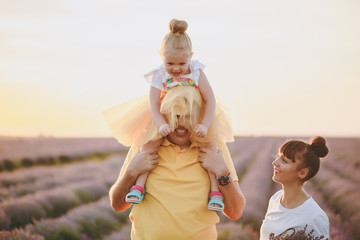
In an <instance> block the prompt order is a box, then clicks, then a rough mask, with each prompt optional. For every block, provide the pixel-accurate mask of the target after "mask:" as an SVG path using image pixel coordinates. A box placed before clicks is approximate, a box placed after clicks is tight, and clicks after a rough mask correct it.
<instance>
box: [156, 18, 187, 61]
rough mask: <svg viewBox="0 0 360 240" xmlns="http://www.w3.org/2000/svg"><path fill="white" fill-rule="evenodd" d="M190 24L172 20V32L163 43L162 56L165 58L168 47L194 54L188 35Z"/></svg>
mask: <svg viewBox="0 0 360 240" xmlns="http://www.w3.org/2000/svg"><path fill="white" fill-rule="evenodd" d="M187 27H188V24H187V22H185V21H182V20H177V19H172V20H171V21H170V22H169V30H170V32H169V33H167V34H166V35H165V37H164V38H163V40H162V42H161V47H160V55H161V57H163V56H164V52H165V50H166V47H171V48H173V49H185V50H189V52H190V53H191V52H192V44H191V40H190V38H189V36H188V35H187V34H186V30H187Z"/></svg>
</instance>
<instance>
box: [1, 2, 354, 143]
mask: <svg viewBox="0 0 360 240" xmlns="http://www.w3.org/2000/svg"><path fill="white" fill-rule="evenodd" d="M359 12H360V2H359V1H357V0H342V1H339V0H338V1H334V0H315V1H314V0H311V1H310V0H302V1H288V0H273V1H268V0H254V1H244V0H218V1H215V0H206V1H205V0H198V1H197V0H182V1H179V2H175V1H164V0H154V1H146V0H134V1H122V0H102V1H90V0H58V1H55V0H32V1H28V0H11V1H9V0H0V136H39V135H41V136H54V137H110V136H111V135H110V131H109V130H108V128H107V126H106V124H105V121H104V119H103V117H102V114H101V112H102V111H103V110H105V109H107V108H110V107H112V106H115V105H117V104H120V103H122V102H124V101H127V100H130V99H132V98H135V97H139V96H143V95H146V94H148V90H149V84H148V83H147V82H146V81H145V79H144V78H143V75H144V74H146V73H147V72H150V71H151V70H152V69H154V68H155V67H157V66H159V65H161V64H162V62H161V58H160V56H159V54H158V50H159V46H160V42H161V40H162V38H163V37H164V35H165V34H166V33H167V32H168V23H169V21H170V20H171V19H172V18H176V19H181V20H186V21H187V23H188V25H189V27H188V30H187V33H188V35H189V36H190V38H191V40H192V44H193V51H194V55H193V59H197V60H200V61H201V62H202V63H204V64H205V65H206V68H205V70H204V71H205V74H206V76H207V78H208V80H209V82H210V84H211V86H212V88H213V91H214V93H215V95H217V96H218V97H219V98H220V99H221V100H222V101H223V102H224V103H225V104H226V106H227V107H228V108H229V110H230V112H231V117H232V122H233V129H234V132H235V134H236V135H244V136H248V135H255V136H267V135H275V136H278V135H279V136H292V135H297V136H313V135H322V136H340V137H344V136H351V137H360V44H359V43H360V28H359V24H360V14H359Z"/></svg>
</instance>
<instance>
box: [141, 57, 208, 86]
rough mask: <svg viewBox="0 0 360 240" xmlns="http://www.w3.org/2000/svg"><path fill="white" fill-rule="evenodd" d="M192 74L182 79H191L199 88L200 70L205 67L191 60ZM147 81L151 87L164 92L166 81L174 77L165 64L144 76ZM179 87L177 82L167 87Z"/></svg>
mask: <svg viewBox="0 0 360 240" xmlns="http://www.w3.org/2000/svg"><path fill="white" fill-rule="evenodd" d="M189 67H190V73H189V74H187V75H182V76H181V77H180V78H190V79H191V80H193V81H194V82H195V84H196V86H199V77H200V69H201V70H203V69H204V68H205V65H204V64H202V63H201V62H199V61H198V60H191V61H190V63H189ZM144 76H145V79H146V80H147V81H148V82H149V83H150V84H151V86H153V87H155V88H157V89H160V90H162V89H163V84H164V83H165V82H166V80H168V79H170V78H172V76H171V75H170V74H169V73H167V72H166V70H165V67H164V64H162V65H160V66H159V67H157V68H155V69H154V70H152V71H151V72H149V73H147V74H145V75H144ZM172 85H174V86H177V85H178V83H177V82H173V83H169V84H167V87H174V86H172Z"/></svg>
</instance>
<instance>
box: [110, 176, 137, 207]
mask: <svg viewBox="0 0 360 240" xmlns="http://www.w3.org/2000/svg"><path fill="white" fill-rule="evenodd" d="M135 181H136V176H132V175H131V174H130V173H129V172H125V174H124V175H123V176H122V177H120V178H119V179H118V180H117V181H116V182H115V184H114V185H113V186H112V187H111V188H110V191H109V196H110V203H111V206H112V208H113V209H114V210H115V211H116V212H120V211H124V210H126V209H128V208H129V207H130V206H131V204H130V203H128V202H126V201H125V196H126V194H127V193H128V192H129V190H130V188H131V187H132V185H133V184H134V183H135Z"/></svg>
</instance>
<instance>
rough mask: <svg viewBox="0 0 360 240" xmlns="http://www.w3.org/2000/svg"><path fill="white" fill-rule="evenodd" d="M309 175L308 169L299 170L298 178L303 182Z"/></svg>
mask: <svg viewBox="0 0 360 240" xmlns="http://www.w3.org/2000/svg"><path fill="white" fill-rule="evenodd" d="M308 174H309V169H308V168H302V169H300V171H299V173H298V176H299V178H300V179H301V180H303V179H304V178H306V177H307V175H308Z"/></svg>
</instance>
